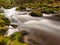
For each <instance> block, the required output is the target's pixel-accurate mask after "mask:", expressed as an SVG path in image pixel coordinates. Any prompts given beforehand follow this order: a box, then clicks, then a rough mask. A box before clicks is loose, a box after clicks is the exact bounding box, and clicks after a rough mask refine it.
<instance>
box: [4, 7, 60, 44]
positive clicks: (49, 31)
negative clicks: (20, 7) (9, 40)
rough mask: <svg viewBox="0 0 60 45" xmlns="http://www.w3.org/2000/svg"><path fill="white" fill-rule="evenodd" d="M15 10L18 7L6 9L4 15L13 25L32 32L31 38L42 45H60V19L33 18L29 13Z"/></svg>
mask: <svg viewBox="0 0 60 45" xmlns="http://www.w3.org/2000/svg"><path fill="white" fill-rule="evenodd" d="M15 9H16V7H14V8H11V9H4V14H5V15H6V16H7V17H8V18H9V19H10V21H11V24H17V25H19V27H18V28H20V29H21V30H26V31H28V32H30V34H29V36H30V38H32V39H34V40H35V41H37V42H39V43H40V44H41V43H44V44H42V45H60V18H56V17H49V16H47V17H46V16H45V15H44V17H32V16H30V15H29V12H21V11H16V10H15ZM40 44H39V45H40Z"/></svg>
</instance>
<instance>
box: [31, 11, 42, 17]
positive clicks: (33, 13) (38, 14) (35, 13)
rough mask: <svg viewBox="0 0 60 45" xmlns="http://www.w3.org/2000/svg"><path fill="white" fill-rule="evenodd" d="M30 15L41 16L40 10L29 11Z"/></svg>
mask: <svg viewBox="0 0 60 45" xmlns="http://www.w3.org/2000/svg"><path fill="white" fill-rule="evenodd" d="M30 15H31V16H33V17H42V16H43V15H42V13H41V12H31V13H30Z"/></svg>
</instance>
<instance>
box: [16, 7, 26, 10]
mask: <svg viewBox="0 0 60 45" xmlns="http://www.w3.org/2000/svg"><path fill="white" fill-rule="evenodd" d="M16 10H17V11H21V10H26V8H25V7H22V6H20V7H18V8H16Z"/></svg>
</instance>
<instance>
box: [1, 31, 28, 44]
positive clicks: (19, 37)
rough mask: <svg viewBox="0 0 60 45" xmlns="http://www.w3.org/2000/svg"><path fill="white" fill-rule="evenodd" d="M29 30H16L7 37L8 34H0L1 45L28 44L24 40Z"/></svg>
mask: <svg viewBox="0 0 60 45" xmlns="http://www.w3.org/2000/svg"><path fill="white" fill-rule="evenodd" d="M27 34H28V32H26V31H21V32H16V33H14V34H13V35H11V36H9V37H6V36H0V44H1V45H28V44H27V43H25V42H24V39H23V38H24V35H27Z"/></svg>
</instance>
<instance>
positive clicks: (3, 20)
mask: <svg viewBox="0 0 60 45" xmlns="http://www.w3.org/2000/svg"><path fill="white" fill-rule="evenodd" d="M7 25H10V21H9V19H8V18H7V17H5V16H4V15H2V14H0V35H4V34H5V33H6V31H7V28H6V27H5V26H7Z"/></svg>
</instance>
